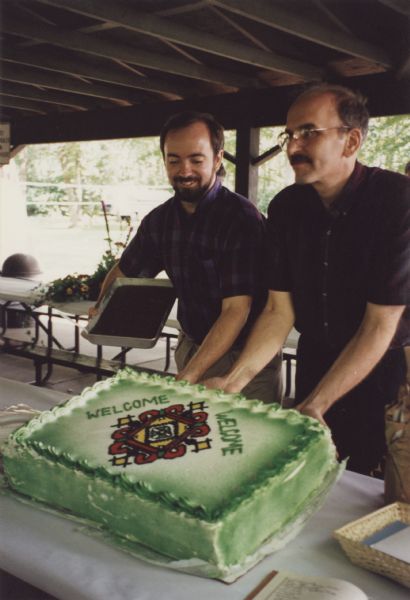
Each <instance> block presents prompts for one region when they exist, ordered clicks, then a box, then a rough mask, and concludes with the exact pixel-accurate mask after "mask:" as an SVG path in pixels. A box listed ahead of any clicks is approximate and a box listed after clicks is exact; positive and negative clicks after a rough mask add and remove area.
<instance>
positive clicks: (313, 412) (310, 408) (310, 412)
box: [295, 401, 327, 427]
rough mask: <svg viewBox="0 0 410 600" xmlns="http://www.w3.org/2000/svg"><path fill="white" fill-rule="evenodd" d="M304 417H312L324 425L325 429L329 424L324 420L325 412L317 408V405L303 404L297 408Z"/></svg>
mask: <svg viewBox="0 0 410 600" xmlns="http://www.w3.org/2000/svg"><path fill="white" fill-rule="evenodd" d="M295 409H296V410H298V411H299V412H300V413H301V414H302V415H305V416H306V417H312V418H313V419H317V420H318V421H319V423H322V425H324V426H325V427H327V423H326V421H325V420H324V418H323V412H322V411H321V409H320V408H317V407H316V406H315V405H313V404H311V403H310V402H306V401H305V402H301V403H300V404H298V405H297V406H296V407H295Z"/></svg>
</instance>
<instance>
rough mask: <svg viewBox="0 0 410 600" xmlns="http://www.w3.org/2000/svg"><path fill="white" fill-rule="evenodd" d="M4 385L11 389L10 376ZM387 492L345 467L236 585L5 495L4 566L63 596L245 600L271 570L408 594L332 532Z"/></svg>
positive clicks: (383, 593)
mask: <svg viewBox="0 0 410 600" xmlns="http://www.w3.org/2000/svg"><path fill="white" fill-rule="evenodd" d="M0 385H1V388H0V389H1V390H4V389H6V388H7V381H6V382H5V380H3V381H2V382H0ZM17 386H18V387H20V386H27V387H26V392H27V397H26V398H25V400H23V396H24V387H23V388H21V387H20V389H19V398H20V400H19V401H25V402H26V403H27V404H31V405H32V406H34V407H36V406H35V405H37V407H39V408H40V406H39V405H38V404H37V399H36V398H34V395H33V391H32V390H33V388H32V387H31V386H28V385H27V384H17ZM11 387H13V384H11ZM14 387H15V386H14ZM34 389H36V388H34ZM41 391H44V390H39V389H38V388H37V389H36V395H37V394H38V393H39V392H40V395H41ZM49 394H50V390H47V391H46V395H47V396H49ZM2 396H3V397H4V392H2V391H0V398H1V397H2ZM30 400H31V401H30ZM47 401H48V402H49V403H50V397H48V399H47V400H46V399H45V398H43V399H42V402H41V404H42V406H41V408H43V407H44V403H45V402H47ZM2 404H3V402H2ZM382 492H383V484H382V482H381V481H379V480H375V479H371V478H369V477H364V476H361V475H357V474H355V473H350V472H346V473H344V474H343V476H342V478H341V480H340V481H339V482H338V483H337V484H336V486H335V487H334V488H333V490H332V492H331V494H330V495H329V497H328V498H327V500H326V502H325V504H324V506H323V508H322V509H321V510H320V511H319V512H318V513H317V515H315V516H314V517H313V518H312V519H311V520H310V521H309V523H308V524H307V526H306V527H305V529H304V530H303V531H302V532H301V534H300V535H299V536H298V537H297V538H296V539H295V540H294V541H293V542H291V543H290V544H288V545H287V546H286V547H285V548H284V549H283V550H280V551H279V552H277V553H276V554H273V555H272V556H270V557H268V558H267V559H265V560H264V561H262V562H261V563H260V564H259V565H257V566H256V567H255V568H253V569H252V570H251V571H250V572H248V573H247V574H246V575H244V576H243V577H241V578H240V579H239V580H238V581H236V582H235V583H233V584H231V585H227V584H224V583H220V582H218V581H212V580H207V579H201V578H198V577H194V576H189V575H185V574H181V573H178V572H175V571H171V570H167V569H165V568H159V567H156V566H153V565H150V564H147V563H144V562H142V561H140V560H138V559H135V558H133V557H130V556H128V555H127V554H125V553H123V552H121V551H120V550H117V549H116V548H114V547H112V546H109V545H107V544H106V543H104V542H103V541H101V540H99V539H95V538H92V537H90V536H88V535H86V534H85V533H82V532H81V531H79V530H78V527H77V526H76V525H75V524H74V523H73V522H72V521H69V520H66V519H64V518H63V517H57V516H54V515H52V514H48V513H45V512H43V511H40V510H37V509H35V508H32V507H29V506H27V505H24V504H21V503H20V502H18V501H16V500H15V499H12V498H8V497H0V537H1V540H2V543H1V548H0V568H2V569H4V570H5V571H8V572H9V573H12V574H13V575H15V576H17V577H20V578H21V579H24V580H25V581H28V582H29V583H31V584H32V585H35V586H37V587H39V588H40V589H43V590H45V591H47V592H48V593H50V594H52V595H54V596H55V597H56V598H59V599H61V600H162V599H166V600H192V598H195V600H209V599H210V598H215V599H217V600H234V599H235V600H240V599H242V598H244V597H245V596H246V595H247V594H248V593H249V592H250V591H251V590H252V589H253V588H254V587H255V586H256V585H257V584H258V583H259V581H260V580H261V579H263V577H265V575H267V574H268V573H269V572H270V571H272V570H273V569H275V570H279V571H280V570H288V571H294V572H297V573H303V574H312V575H327V576H331V577H338V578H341V579H346V580H348V581H351V582H352V583H354V584H356V585H357V586H359V587H360V588H361V589H362V590H363V591H364V592H365V593H366V594H367V595H368V596H369V598H371V599H372V600H405V599H406V600H408V598H409V593H408V590H406V589H405V588H403V587H401V586H400V585H399V584H396V583H395V582H393V581H390V580H389V579H386V578H384V577H381V576H378V575H375V574H373V573H370V572H368V571H366V570H364V569H361V568H359V567H356V566H354V565H352V564H351V563H350V562H349V560H348V559H347V558H346V556H345V555H344V553H343V551H342V550H341V548H340V546H339V544H338V543H337V542H336V541H335V540H334V539H333V538H332V532H333V531H334V530H335V529H337V528H338V527H341V526H342V525H344V524H346V523H348V522H350V521H352V520H353V519H356V518H358V517H361V516H363V515H365V514H367V513H369V512H372V511H373V510H376V509H377V508H380V507H381V506H382V501H383V498H382ZM158 526H159V527H160V526H161V524H160V523H159V524H158Z"/></svg>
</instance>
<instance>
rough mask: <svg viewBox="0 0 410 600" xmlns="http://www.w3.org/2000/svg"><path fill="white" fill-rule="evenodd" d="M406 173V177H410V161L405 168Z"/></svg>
mask: <svg viewBox="0 0 410 600" xmlns="http://www.w3.org/2000/svg"><path fill="white" fill-rule="evenodd" d="M404 172H405V174H406V175H410V160H409V162H408V163H407V164H406V166H405V167H404Z"/></svg>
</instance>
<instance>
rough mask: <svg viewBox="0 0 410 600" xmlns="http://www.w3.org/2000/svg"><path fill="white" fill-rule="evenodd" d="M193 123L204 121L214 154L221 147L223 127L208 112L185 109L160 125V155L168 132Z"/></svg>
mask: <svg viewBox="0 0 410 600" xmlns="http://www.w3.org/2000/svg"><path fill="white" fill-rule="evenodd" d="M194 123H204V124H205V125H206V126H207V128H208V131H209V136H210V138H211V146H212V149H213V151H214V154H215V156H216V155H217V154H218V152H220V151H221V150H222V149H223V147H224V128H223V127H222V125H221V124H220V123H218V121H217V120H216V119H215V118H214V117H213V116H212V115H211V114H209V113H201V112H197V111H194V110H187V111H184V112H180V113H178V114H176V115H173V116H172V117H170V118H169V119H168V121H166V123H165V125H164V126H163V127H162V129H161V133H160V138H159V142H160V147H161V152H162V155H164V146H165V138H166V137H167V135H168V133H169V132H170V131H175V130H176V129H184V128H185V127H188V126H189V125H193V124H194Z"/></svg>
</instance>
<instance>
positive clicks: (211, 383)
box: [200, 377, 226, 392]
mask: <svg viewBox="0 0 410 600" xmlns="http://www.w3.org/2000/svg"><path fill="white" fill-rule="evenodd" d="M200 383H201V384H202V385H204V386H205V387H207V388H208V390H222V391H223V392H225V391H226V389H225V387H226V377H210V378H209V379H204V380H203V381H201V382H200Z"/></svg>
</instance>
